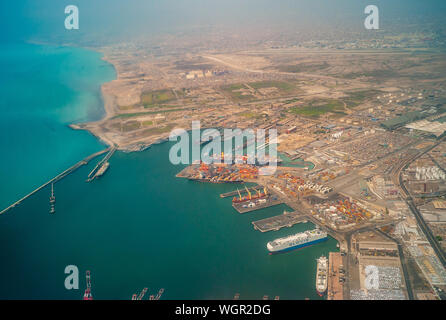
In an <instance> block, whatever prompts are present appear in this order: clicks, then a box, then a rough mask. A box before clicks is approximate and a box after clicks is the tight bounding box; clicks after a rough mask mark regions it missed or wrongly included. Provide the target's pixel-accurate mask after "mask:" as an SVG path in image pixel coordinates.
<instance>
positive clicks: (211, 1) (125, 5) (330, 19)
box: [0, 0, 446, 41]
mask: <svg viewBox="0 0 446 320" xmlns="http://www.w3.org/2000/svg"><path fill="white" fill-rule="evenodd" d="M70 4H73V5H77V6H78V8H79V10H80V30H79V32H78V35H79V34H81V35H89V36H100V35H104V36H107V37H111V36H113V37H116V38H118V37H120V38H122V37H123V36H125V37H127V38H128V37H131V36H141V35H144V34H160V33H166V32H176V31H181V30H189V29H191V28H196V27H199V26H202V27H203V26H214V28H215V27H217V28H220V27H222V28H226V27H230V28H232V29H235V30H240V31H242V30H243V29H244V28H249V27H253V26H255V27H256V28H259V29H260V30H261V28H265V29H271V28H276V27H280V26H287V27H289V28H290V29H292V28H296V29H299V28H321V27H322V26H323V27H325V28H327V29H330V28H332V29H333V30H336V28H338V27H339V26H341V25H342V26H347V27H351V28H362V24H363V21H364V18H365V15H364V13H363V11H364V8H365V7H366V5H368V4H375V5H377V6H378V7H379V9H380V22H381V27H382V28H385V27H386V26H390V25H392V24H395V23H398V22H399V21H401V22H402V21H406V22H407V21H409V20H410V19H414V17H425V18H427V20H428V21H429V20H431V19H434V18H440V17H443V21H444V20H445V17H446V14H445V12H446V1H444V0H367V1H363V0H13V1H1V2H0V26H1V29H0V39H2V41H5V39H9V40H16V39H40V40H45V39H47V38H48V39H52V38H54V36H55V35H58V36H60V37H61V38H62V39H63V37H64V36H67V37H69V36H70V34H68V33H67V32H66V31H65V29H64V19H65V14H64V8H65V6H67V5H70ZM290 26H293V27H292V28H291V27H290Z"/></svg>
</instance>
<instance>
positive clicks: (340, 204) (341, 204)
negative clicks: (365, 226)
mask: <svg viewBox="0 0 446 320" xmlns="http://www.w3.org/2000/svg"><path fill="white" fill-rule="evenodd" d="M313 208H314V209H313V210H312V212H311V213H312V214H313V217H314V218H316V219H317V220H319V221H321V222H323V223H326V224H328V225H329V226H330V227H332V228H333V229H346V228H349V227H354V226H356V225H358V224H360V223H363V222H366V221H368V220H371V219H373V218H374V217H375V214H374V213H372V212H371V211H369V210H367V209H365V208H364V207H363V206H362V205H361V204H360V203H359V202H356V201H354V200H350V199H348V198H345V197H339V198H338V199H336V200H329V201H325V202H322V203H318V204H315V205H314V207H313Z"/></svg>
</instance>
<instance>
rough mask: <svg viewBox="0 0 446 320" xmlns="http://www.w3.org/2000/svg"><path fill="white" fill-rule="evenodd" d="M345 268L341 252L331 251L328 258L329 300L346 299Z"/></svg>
mask: <svg viewBox="0 0 446 320" xmlns="http://www.w3.org/2000/svg"><path fill="white" fill-rule="evenodd" d="M344 274H345V272H344V270H343V266H342V256H341V253H340V252H330V253H329V258H328V288H327V300H344V292H343V291H344V288H343V287H344V281H345V280H342V279H344Z"/></svg>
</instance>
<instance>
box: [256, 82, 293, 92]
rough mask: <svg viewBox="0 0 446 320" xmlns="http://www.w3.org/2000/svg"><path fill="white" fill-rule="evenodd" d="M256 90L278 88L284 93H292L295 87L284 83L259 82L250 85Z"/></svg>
mask: <svg viewBox="0 0 446 320" xmlns="http://www.w3.org/2000/svg"><path fill="white" fill-rule="evenodd" d="M248 84H249V85H250V86H251V87H253V88H254V89H263V88H272V87H274V88H277V89H279V90H282V91H292V90H293V89H294V86H293V85H291V84H290V83H288V82H284V81H259V82H251V83H248Z"/></svg>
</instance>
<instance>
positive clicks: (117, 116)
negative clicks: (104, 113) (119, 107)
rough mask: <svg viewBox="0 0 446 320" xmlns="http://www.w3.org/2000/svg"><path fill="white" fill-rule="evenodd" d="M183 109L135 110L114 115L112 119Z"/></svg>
mask: <svg viewBox="0 0 446 320" xmlns="http://www.w3.org/2000/svg"><path fill="white" fill-rule="evenodd" d="M181 110H185V109H181V108H180V109H178V108H177V109H167V110H158V111H147V112H136V113H122V114H118V115H116V116H114V117H113V118H112V119H125V118H133V117H139V116H145V115H149V114H158V113H168V112H175V111H181Z"/></svg>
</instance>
